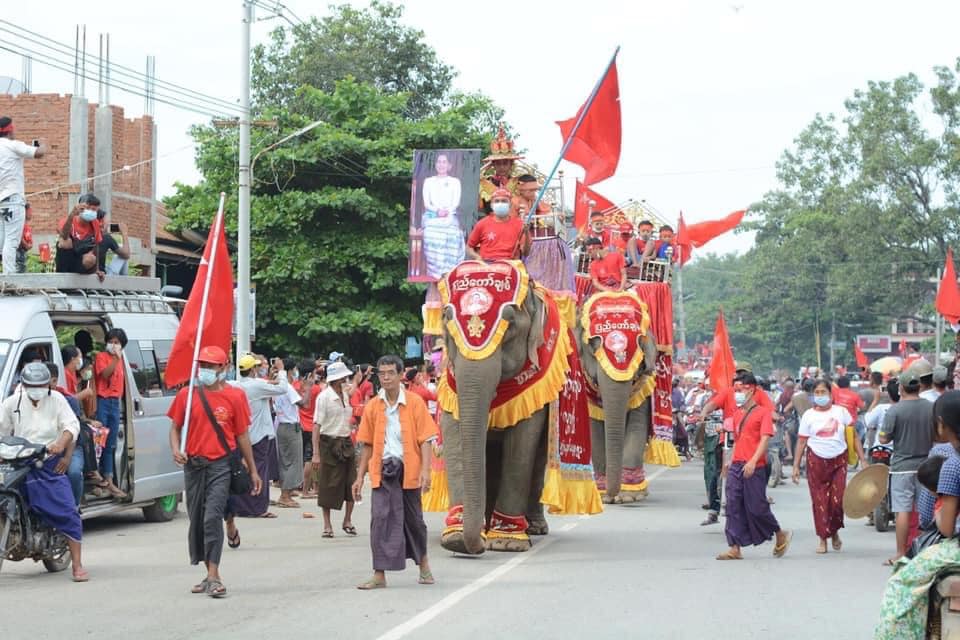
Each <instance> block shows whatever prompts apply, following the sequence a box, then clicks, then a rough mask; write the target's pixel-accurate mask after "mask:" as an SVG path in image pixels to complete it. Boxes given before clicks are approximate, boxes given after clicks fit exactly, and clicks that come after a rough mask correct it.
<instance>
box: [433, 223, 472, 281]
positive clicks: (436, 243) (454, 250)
mask: <svg viewBox="0 0 960 640" xmlns="http://www.w3.org/2000/svg"><path fill="white" fill-rule="evenodd" d="M465 246H466V245H465V244H464V240H463V231H461V230H460V225H459V224H458V222H457V218H456V217H455V216H448V217H446V218H438V217H435V215H433V216H431V215H430V212H428V213H427V215H426V216H425V217H424V221H423V253H424V256H425V257H426V259H427V275H428V276H430V277H431V278H436V279H440V278H441V277H442V276H443V275H444V274H445V273H447V272H448V271H450V270H451V269H453V268H454V267H455V266H457V265H458V264H460V263H461V262H463V257H464V251H465Z"/></svg>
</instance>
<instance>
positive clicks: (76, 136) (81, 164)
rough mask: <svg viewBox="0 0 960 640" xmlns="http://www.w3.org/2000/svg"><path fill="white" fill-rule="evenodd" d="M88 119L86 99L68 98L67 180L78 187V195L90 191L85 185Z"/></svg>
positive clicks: (70, 206) (80, 97) (71, 204)
mask: <svg viewBox="0 0 960 640" xmlns="http://www.w3.org/2000/svg"><path fill="white" fill-rule="evenodd" d="M87 122H88V118H87V99H86V98H84V97H82V96H72V97H71V98H70V134H69V140H70V151H69V153H70V157H69V159H68V162H69V168H68V170H69V179H70V182H72V183H76V184H78V185H79V189H80V193H86V192H87V191H89V190H90V185H89V184H87V182H88V181H87V176H88V175H89V174H88V173H87V153H88V151H89V149H88V146H87V145H88V140H89V137H88V133H89V132H88V125H87ZM74 204H76V202H68V203H67V209H68V210H69V209H70V208H72V207H73V205H74Z"/></svg>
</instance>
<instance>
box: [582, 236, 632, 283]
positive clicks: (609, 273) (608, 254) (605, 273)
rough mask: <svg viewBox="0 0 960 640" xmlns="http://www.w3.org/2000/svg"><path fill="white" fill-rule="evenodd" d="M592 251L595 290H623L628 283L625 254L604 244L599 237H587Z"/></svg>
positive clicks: (587, 245) (591, 271)
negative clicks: (607, 247)
mask: <svg viewBox="0 0 960 640" xmlns="http://www.w3.org/2000/svg"><path fill="white" fill-rule="evenodd" d="M586 247H587V251H589V252H590V257H591V261H590V279H591V280H593V290H594V291H623V289H624V287H625V286H626V284H627V265H626V263H625V261H624V259H623V254H622V253H620V252H619V251H611V250H609V249H606V248H605V247H604V246H603V242H601V240H600V239H599V238H587V244H586Z"/></svg>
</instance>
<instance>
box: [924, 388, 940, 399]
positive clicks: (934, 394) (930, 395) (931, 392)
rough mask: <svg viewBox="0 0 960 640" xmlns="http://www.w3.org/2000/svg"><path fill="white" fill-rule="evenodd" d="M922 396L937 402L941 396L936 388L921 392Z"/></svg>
mask: <svg viewBox="0 0 960 640" xmlns="http://www.w3.org/2000/svg"><path fill="white" fill-rule="evenodd" d="M920 397H921V398H923V399H924V400H929V401H930V402H936V401H937V398H939V397H940V392H939V391H937V390H936V389H927V390H926V391H924V392H923V393H921V394H920Z"/></svg>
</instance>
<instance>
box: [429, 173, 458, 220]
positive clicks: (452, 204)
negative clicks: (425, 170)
mask: <svg viewBox="0 0 960 640" xmlns="http://www.w3.org/2000/svg"><path fill="white" fill-rule="evenodd" d="M423 206H424V207H425V208H426V210H427V211H432V212H434V213H437V212H439V211H440V210H441V209H446V211H447V217H446V218H440V219H439V220H442V221H447V222H448V223H449V224H456V222H457V218H456V213H457V207H459V206H460V180H459V179H458V178H454V177H453V176H432V177H430V178H427V179H426V180H424V181H423Z"/></svg>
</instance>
